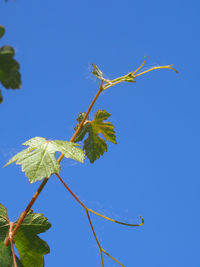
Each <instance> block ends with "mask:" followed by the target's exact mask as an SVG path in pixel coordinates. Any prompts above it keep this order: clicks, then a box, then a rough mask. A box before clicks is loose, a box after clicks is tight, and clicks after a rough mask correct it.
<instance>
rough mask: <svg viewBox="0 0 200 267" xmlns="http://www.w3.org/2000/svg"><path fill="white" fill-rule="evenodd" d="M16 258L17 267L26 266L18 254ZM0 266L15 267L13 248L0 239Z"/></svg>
mask: <svg viewBox="0 0 200 267" xmlns="http://www.w3.org/2000/svg"><path fill="white" fill-rule="evenodd" d="M15 258H16V263H17V267H25V266H24V265H23V264H22V263H21V261H20V260H19V259H18V257H17V256H16V255H15ZM0 267H14V264H13V256H12V251H11V248H10V246H8V247H6V246H5V245H4V242H3V241H0Z"/></svg>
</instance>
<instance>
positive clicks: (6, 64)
mask: <svg viewBox="0 0 200 267" xmlns="http://www.w3.org/2000/svg"><path fill="white" fill-rule="evenodd" d="M14 55H15V51H14V49H13V48H12V47H11V46H3V47H0V82H1V83H2V85H3V86H4V87H5V88H7V89H9V88H12V89H18V88H20V87H21V75H20V73H19V63H18V62H17V61H16V60H15V59H14V58H13V57H14Z"/></svg>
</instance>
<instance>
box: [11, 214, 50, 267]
mask: <svg viewBox="0 0 200 267" xmlns="http://www.w3.org/2000/svg"><path fill="white" fill-rule="evenodd" d="M50 227H51V224H50V223H49V222H48V220H47V218H45V217H44V216H43V214H39V213H33V211H32V210H31V211H29V213H28V214H27V216H26V217H25V219H24V221H23V223H22V224H21V226H20V227H19V229H18V231H17V233H16V235H15V236H14V243H15V246H16V247H17V250H18V252H19V255H20V260H21V261H22V263H23V265H24V267H43V266H44V255H45V254H47V253H49V252H50V250H49V246H48V245H47V243H46V242H45V241H44V240H42V239H40V238H39V237H38V234H40V233H43V232H45V231H46V230H48V229H49V228H50Z"/></svg>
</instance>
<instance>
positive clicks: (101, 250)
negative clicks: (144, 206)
mask: <svg viewBox="0 0 200 267" xmlns="http://www.w3.org/2000/svg"><path fill="white" fill-rule="evenodd" d="M55 175H56V176H57V177H58V179H59V180H60V182H61V183H62V184H63V185H64V187H65V188H66V189H67V190H68V191H69V193H70V194H71V195H72V196H73V197H74V198H75V199H76V201H77V202H78V203H79V204H80V205H81V206H82V207H83V208H84V209H85V212H86V214H87V217H88V220H89V223H90V227H91V229H92V232H93V235H94V238H95V240H96V242H97V245H98V247H99V250H100V254H101V263H102V267H104V261H103V254H102V252H103V253H105V254H106V255H107V256H108V257H110V258H111V259H112V260H114V261H115V262H117V263H118V264H119V265H121V266H122V267H125V266H124V265H123V264H122V263H120V262H119V261H118V260H116V259H115V258H114V257H112V256H111V255H110V254H108V253H107V252H106V251H105V250H104V249H103V248H102V247H101V245H100V243H99V240H98V238H97V235H96V233H95V231H94V227H93V225H92V221H91V218H90V215H89V212H88V211H90V212H93V213H95V214H96V215H98V216H100V217H103V218H105V219H107V220H110V221H113V222H116V221H115V220H112V219H110V218H108V217H105V216H103V215H101V214H99V213H97V212H94V211H93V210H91V209H88V208H87V207H86V206H85V205H84V204H83V202H81V201H80V199H79V198H78V197H77V196H76V195H75V194H74V193H73V192H72V191H71V189H70V188H69V187H68V186H67V184H66V183H65V182H64V181H63V179H62V178H61V177H60V175H59V174H57V173H56V174H55ZM125 225H126V224H125ZM132 226H133V225H132ZM134 226H135V225H134ZM136 226H139V225H136Z"/></svg>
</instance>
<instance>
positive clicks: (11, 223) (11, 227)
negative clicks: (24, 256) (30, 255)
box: [9, 222, 17, 267]
mask: <svg viewBox="0 0 200 267" xmlns="http://www.w3.org/2000/svg"><path fill="white" fill-rule="evenodd" d="M9 224H10V228H9V239H10V244H11V251H12V256H13V264H14V267H17V262H16V257H15V251H14V247H13V235H12V229H13V222H10V223H9Z"/></svg>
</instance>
